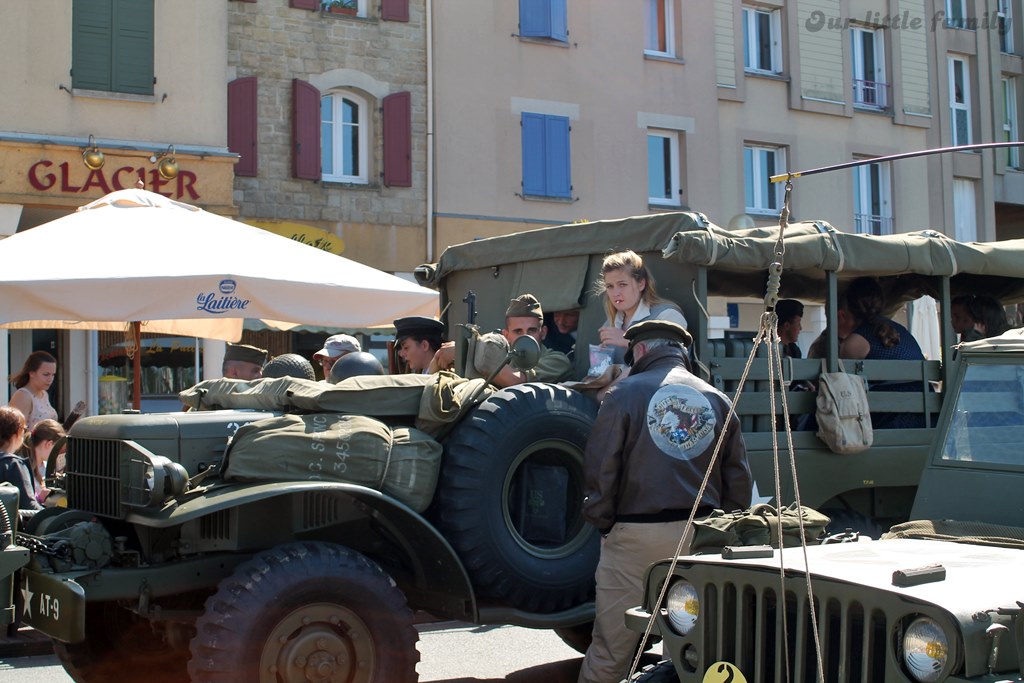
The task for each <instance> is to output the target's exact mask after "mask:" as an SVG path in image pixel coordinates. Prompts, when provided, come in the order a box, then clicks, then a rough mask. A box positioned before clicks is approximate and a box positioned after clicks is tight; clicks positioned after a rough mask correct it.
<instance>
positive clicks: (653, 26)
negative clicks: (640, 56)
mask: <svg viewBox="0 0 1024 683" xmlns="http://www.w3.org/2000/svg"><path fill="white" fill-rule="evenodd" d="M674 4H675V2H674V1H673V0H644V54H645V55H653V56H655V57H675V56H676V45H675V31H674V26H675V15H674V11H675V10H674V7H673V5H674ZM659 7H661V8H662V9H663V11H664V14H665V25H664V26H661V27H659V26H658V8H659ZM659 28H660V31H659ZM660 40H664V41H665V49H664V50H660V49H658V42H659V41H660Z"/></svg>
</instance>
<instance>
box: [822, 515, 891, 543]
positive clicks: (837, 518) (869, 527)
mask: <svg viewBox="0 0 1024 683" xmlns="http://www.w3.org/2000/svg"><path fill="white" fill-rule="evenodd" d="M821 514H823V515H825V516H826V517H828V518H829V520H830V521H829V523H828V526H827V527H825V533H827V534H841V533H842V532H843V531H845V530H846V529H852V530H854V531H859V532H860V533H861V534H862V535H864V536H870V537H871V538H873V539H876V540H877V539H878V537H879V536H881V535H882V527H880V526H878V524H877V523H876V522H875V521H874V520H872V519H870V518H868V517H867V516H866V515H862V514H861V513H859V512H854V511H853V510H847V509H845V508H825V509H824V510H821Z"/></svg>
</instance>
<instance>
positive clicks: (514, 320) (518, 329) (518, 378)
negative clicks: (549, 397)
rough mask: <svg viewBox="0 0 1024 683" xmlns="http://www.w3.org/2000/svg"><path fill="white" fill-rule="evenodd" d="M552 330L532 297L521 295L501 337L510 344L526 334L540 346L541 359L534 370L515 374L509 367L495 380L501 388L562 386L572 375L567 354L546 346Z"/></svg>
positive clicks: (507, 316) (507, 314)
mask: <svg viewBox="0 0 1024 683" xmlns="http://www.w3.org/2000/svg"><path fill="white" fill-rule="evenodd" d="M547 331H548V328H547V327H546V326H545V325H544V311H543V310H541V307H540V302H539V301H537V297H535V296H533V295H532V294H521V295H519V296H517V297H516V298H515V299H512V301H510V302H509V305H508V308H507V309H506V310H505V327H504V329H502V331H501V334H502V336H504V337H505V339H506V340H507V341H508V343H509V344H512V343H513V342H514V341H515V340H516V339H519V338H520V337H522V336H523V335H525V334H528V335H530V336H531V337H533V338H534V339H536V340H537V343H538V344H540V345H541V346H540V359H539V360H538V361H537V366H536V367H534V368H533V369H532V370H513V369H512V368H511V367H510V366H507V365H506V366H505V367H504V368H502V369H501V372H499V373H498V375H497V376H496V377H495V378H494V383H495V384H496V385H498V386H499V387H508V386H512V385H513V384H522V383H523V382H561V381H563V380H566V379H569V376H570V375H571V374H572V362H571V361H570V360H569V357H568V356H566V355H565V354H564V353H560V352H558V351H553V350H552V349H549V348H548V347H546V346H544V337H546V336H547Z"/></svg>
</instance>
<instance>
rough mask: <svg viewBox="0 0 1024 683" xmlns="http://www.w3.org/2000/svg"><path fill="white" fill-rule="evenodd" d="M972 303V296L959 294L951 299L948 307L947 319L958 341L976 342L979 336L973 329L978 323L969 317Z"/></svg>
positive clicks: (972, 317)
mask: <svg viewBox="0 0 1024 683" xmlns="http://www.w3.org/2000/svg"><path fill="white" fill-rule="evenodd" d="M973 302H974V295H973V294H961V295H960V296H955V297H953V300H952V301H951V302H950V306H949V318H950V322H952V323H953V331H954V332H956V333H957V334H958V335H960V341H962V342H966V341H976V340H978V339H981V335H979V334H978V331H977V330H976V329H975V327H974V326H975V323H976V322H978V321H977V320H975V319H974V316H973V315H971V304H972V303H973Z"/></svg>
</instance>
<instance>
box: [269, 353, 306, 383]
mask: <svg viewBox="0 0 1024 683" xmlns="http://www.w3.org/2000/svg"><path fill="white" fill-rule="evenodd" d="M263 376H264V377H298V378H299V379H311V380H315V379H316V373H314V372H313V365H312V364H311V363H310V362H309V361H308V360H306V359H305V358H303V357H302V356H300V355H299V354H297V353H284V354H281V355H280V356H274V358H273V360H271V361H270V362H269V363H267V364H266V365H264V366H263Z"/></svg>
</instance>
